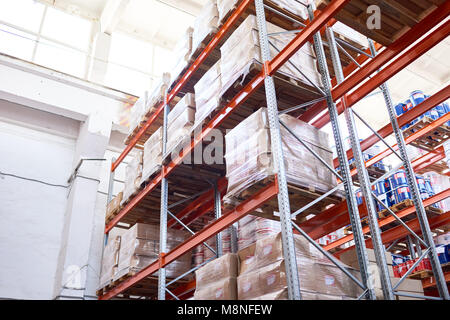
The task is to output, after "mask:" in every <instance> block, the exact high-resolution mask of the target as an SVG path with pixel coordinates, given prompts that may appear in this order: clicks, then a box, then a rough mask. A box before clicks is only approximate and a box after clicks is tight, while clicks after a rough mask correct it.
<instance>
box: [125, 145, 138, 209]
mask: <svg viewBox="0 0 450 320" xmlns="http://www.w3.org/2000/svg"><path fill="white" fill-rule="evenodd" d="M141 177H142V151H137V152H136V154H135V155H134V156H132V158H131V161H130V162H128V164H127V166H126V168H125V182H124V187H123V197H122V202H121V205H124V204H125V203H126V202H128V200H129V198H130V197H131V196H132V195H133V194H134V193H135V192H136V191H137V190H138V189H139V187H140V186H141Z"/></svg>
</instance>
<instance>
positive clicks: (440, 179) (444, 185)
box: [421, 171, 450, 212]
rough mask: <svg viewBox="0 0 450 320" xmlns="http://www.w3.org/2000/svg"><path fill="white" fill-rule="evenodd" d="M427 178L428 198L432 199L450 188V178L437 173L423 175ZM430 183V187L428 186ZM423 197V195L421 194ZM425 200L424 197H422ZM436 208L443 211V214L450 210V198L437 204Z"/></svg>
mask: <svg viewBox="0 0 450 320" xmlns="http://www.w3.org/2000/svg"><path fill="white" fill-rule="evenodd" d="M423 177H424V178H425V183H427V192H428V197H431V196H433V195H435V194H437V193H440V192H442V191H444V190H448V189H449V188H450V177H448V176H445V175H441V174H438V173H436V172H432V171H430V172H426V173H424V174H423ZM428 183H429V185H428ZM421 195H422V193H421ZM422 200H423V197H422ZM434 207H436V208H439V209H442V211H443V212H447V211H449V210H450V198H446V199H445V200H442V201H441V202H438V203H435V204H434Z"/></svg>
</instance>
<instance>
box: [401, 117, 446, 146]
mask: <svg viewBox="0 0 450 320" xmlns="http://www.w3.org/2000/svg"><path fill="white" fill-rule="evenodd" d="M432 122H434V120H433V119H431V118H430V117H423V118H422V119H420V120H419V121H418V122H416V123H415V124H413V125H412V126H410V127H409V128H407V129H405V130H403V136H404V137H405V138H406V137H409V136H410V135H412V134H413V133H415V132H417V131H419V130H421V129H423V128H425V127H426V126H428V125H430V124H431V123H432ZM448 139H450V127H449V126H447V124H445V123H444V124H442V125H441V126H440V127H437V128H435V129H434V130H433V131H432V132H431V133H430V134H427V135H425V136H422V137H420V138H418V139H415V140H414V141H412V142H411V145H413V146H415V147H417V148H420V149H423V150H426V151H434V150H435V149H436V148H437V147H439V146H440V145H442V144H443V143H444V142H445V141H447V140H448Z"/></svg>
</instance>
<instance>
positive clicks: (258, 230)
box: [238, 215, 281, 250]
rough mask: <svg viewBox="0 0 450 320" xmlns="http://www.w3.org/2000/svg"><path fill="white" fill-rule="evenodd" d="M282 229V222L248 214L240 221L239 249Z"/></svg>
mask: <svg viewBox="0 0 450 320" xmlns="http://www.w3.org/2000/svg"><path fill="white" fill-rule="evenodd" d="M280 231H281V225H280V222H278V221H274V220H270V219H265V218H261V217H256V216H252V215H248V216H246V217H244V218H242V219H241V220H239V222H238V250H242V249H243V248H245V247H248V246H249V245H251V244H253V243H255V242H256V241H257V240H259V239H262V238H264V237H267V236H270V235H273V234H276V233H278V232H280Z"/></svg>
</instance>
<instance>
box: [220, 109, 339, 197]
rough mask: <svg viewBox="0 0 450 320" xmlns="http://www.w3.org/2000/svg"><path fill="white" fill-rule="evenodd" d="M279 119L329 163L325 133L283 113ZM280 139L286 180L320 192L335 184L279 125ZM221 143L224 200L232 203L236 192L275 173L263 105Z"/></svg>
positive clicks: (334, 180)
mask: <svg viewBox="0 0 450 320" xmlns="http://www.w3.org/2000/svg"><path fill="white" fill-rule="evenodd" d="M280 120H281V121H283V122H284V123H285V124H286V125H287V127H288V128H289V129H290V130H292V131H293V132H294V133H295V134H296V135H297V136H298V137H299V138H300V139H302V140H303V141H304V142H305V143H306V144H307V145H308V146H309V147H310V148H311V149H312V150H314V151H315V152H316V153H317V154H318V155H320V156H321V158H322V159H323V160H324V161H326V162H327V163H328V164H329V165H330V166H332V161H333V155H332V152H331V150H330V149H329V147H328V136H327V134H326V133H324V132H322V131H320V130H317V129H316V128H314V127H312V126H311V125H309V124H307V123H305V122H303V121H301V120H298V119H296V118H294V117H292V116H289V115H286V114H285V115H281V116H280ZM281 139H282V147H283V153H284V162H285V167H286V178H287V181H288V182H289V183H291V184H293V185H296V186H300V187H304V188H308V189H309V190H311V191H316V190H317V191H320V192H326V191H328V190H330V189H331V188H333V187H334V186H336V179H335V178H334V176H333V174H332V173H331V171H330V170H329V169H328V168H327V167H325V166H324V165H323V164H322V163H321V162H320V161H319V160H318V159H317V158H316V157H315V156H313V154H312V153H311V152H310V151H308V150H307V149H306V148H305V147H304V146H303V144H301V143H300V142H299V141H298V140H297V139H296V138H295V137H294V136H292V135H291V134H290V133H289V132H288V131H287V130H286V129H285V128H284V127H281ZM225 143H226V151H225V162H226V168H227V172H226V176H227V178H228V190H227V195H226V196H225V198H224V201H225V202H228V203H233V198H234V197H236V196H238V195H239V194H240V192H242V191H243V190H245V189H247V188H248V187H249V186H251V185H253V184H254V183H256V182H258V181H261V180H262V179H264V178H266V177H268V176H271V175H273V174H274V173H275V171H274V168H273V161H272V157H271V153H270V133H269V130H268V129H267V110H266V108H261V109H259V110H258V111H256V112H255V113H253V114H252V115H250V116H249V117H248V118H247V119H245V120H243V121H242V122H241V123H240V124H239V125H237V126H236V127H235V128H234V129H233V130H231V131H230V132H229V133H228V134H227V135H226V136H225Z"/></svg>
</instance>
